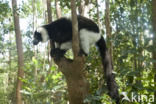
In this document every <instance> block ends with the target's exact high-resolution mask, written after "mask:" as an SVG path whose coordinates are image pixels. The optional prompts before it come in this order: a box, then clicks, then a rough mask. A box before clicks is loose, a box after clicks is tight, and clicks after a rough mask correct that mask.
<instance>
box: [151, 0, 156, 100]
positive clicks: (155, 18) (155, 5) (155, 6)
mask: <svg viewBox="0 0 156 104" xmlns="http://www.w3.org/2000/svg"><path fill="white" fill-rule="evenodd" d="M152 23H153V34H154V35H153V47H155V45H156V0H152ZM153 59H155V60H156V48H154V50H153ZM153 71H154V73H156V62H153ZM154 82H155V86H156V74H155V75H154ZM154 96H155V98H156V91H155V92H154Z"/></svg>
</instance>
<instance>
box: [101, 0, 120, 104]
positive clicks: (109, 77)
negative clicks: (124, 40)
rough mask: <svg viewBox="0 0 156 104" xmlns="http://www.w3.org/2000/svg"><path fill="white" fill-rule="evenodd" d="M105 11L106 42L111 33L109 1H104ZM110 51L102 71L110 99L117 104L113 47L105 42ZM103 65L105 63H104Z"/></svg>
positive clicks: (117, 95)
mask: <svg viewBox="0 0 156 104" xmlns="http://www.w3.org/2000/svg"><path fill="white" fill-rule="evenodd" d="M105 4H106V10H105V24H106V34H107V38H108V40H110V38H111V35H112V31H111V25H110V18H109V0H106V3H105ZM107 43H108V45H109V47H110V49H109V51H108V52H106V60H107V64H108V67H106V68H105V69H104V72H105V77H106V81H107V87H108V90H109V95H110V97H111V98H112V99H115V100H116V104H119V99H120V98H119V93H118V86H117V83H116V81H115V76H114V75H113V73H112V72H113V62H112V54H113V53H112V50H113V46H112V43H111V42H107ZM104 64H105V63H104Z"/></svg>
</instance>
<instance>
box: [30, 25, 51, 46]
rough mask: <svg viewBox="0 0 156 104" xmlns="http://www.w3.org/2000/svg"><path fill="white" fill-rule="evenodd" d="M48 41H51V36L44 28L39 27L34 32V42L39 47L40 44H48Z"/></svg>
mask: <svg viewBox="0 0 156 104" xmlns="http://www.w3.org/2000/svg"><path fill="white" fill-rule="evenodd" d="M48 40H49V35H48V32H47V30H46V29H45V28H44V27H39V28H38V29H37V30H36V31H35V32H34V40H33V44H34V45H37V44H38V43H39V42H46V41H48Z"/></svg>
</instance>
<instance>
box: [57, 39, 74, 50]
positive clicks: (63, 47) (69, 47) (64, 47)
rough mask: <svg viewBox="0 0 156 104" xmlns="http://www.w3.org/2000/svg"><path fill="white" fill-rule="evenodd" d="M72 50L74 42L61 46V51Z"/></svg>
mask: <svg viewBox="0 0 156 104" xmlns="http://www.w3.org/2000/svg"><path fill="white" fill-rule="evenodd" d="M71 48H72V41H68V42H65V43H63V44H61V46H60V49H64V50H68V49H71Z"/></svg>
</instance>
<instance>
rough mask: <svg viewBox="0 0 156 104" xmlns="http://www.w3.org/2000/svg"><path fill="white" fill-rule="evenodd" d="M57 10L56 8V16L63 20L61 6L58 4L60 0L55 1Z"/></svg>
mask: <svg viewBox="0 0 156 104" xmlns="http://www.w3.org/2000/svg"><path fill="white" fill-rule="evenodd" d="M55 8H56V16H57V18H61V17H62V15H61V9H60V6H59V4H58V0H55Z"/></svg>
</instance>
